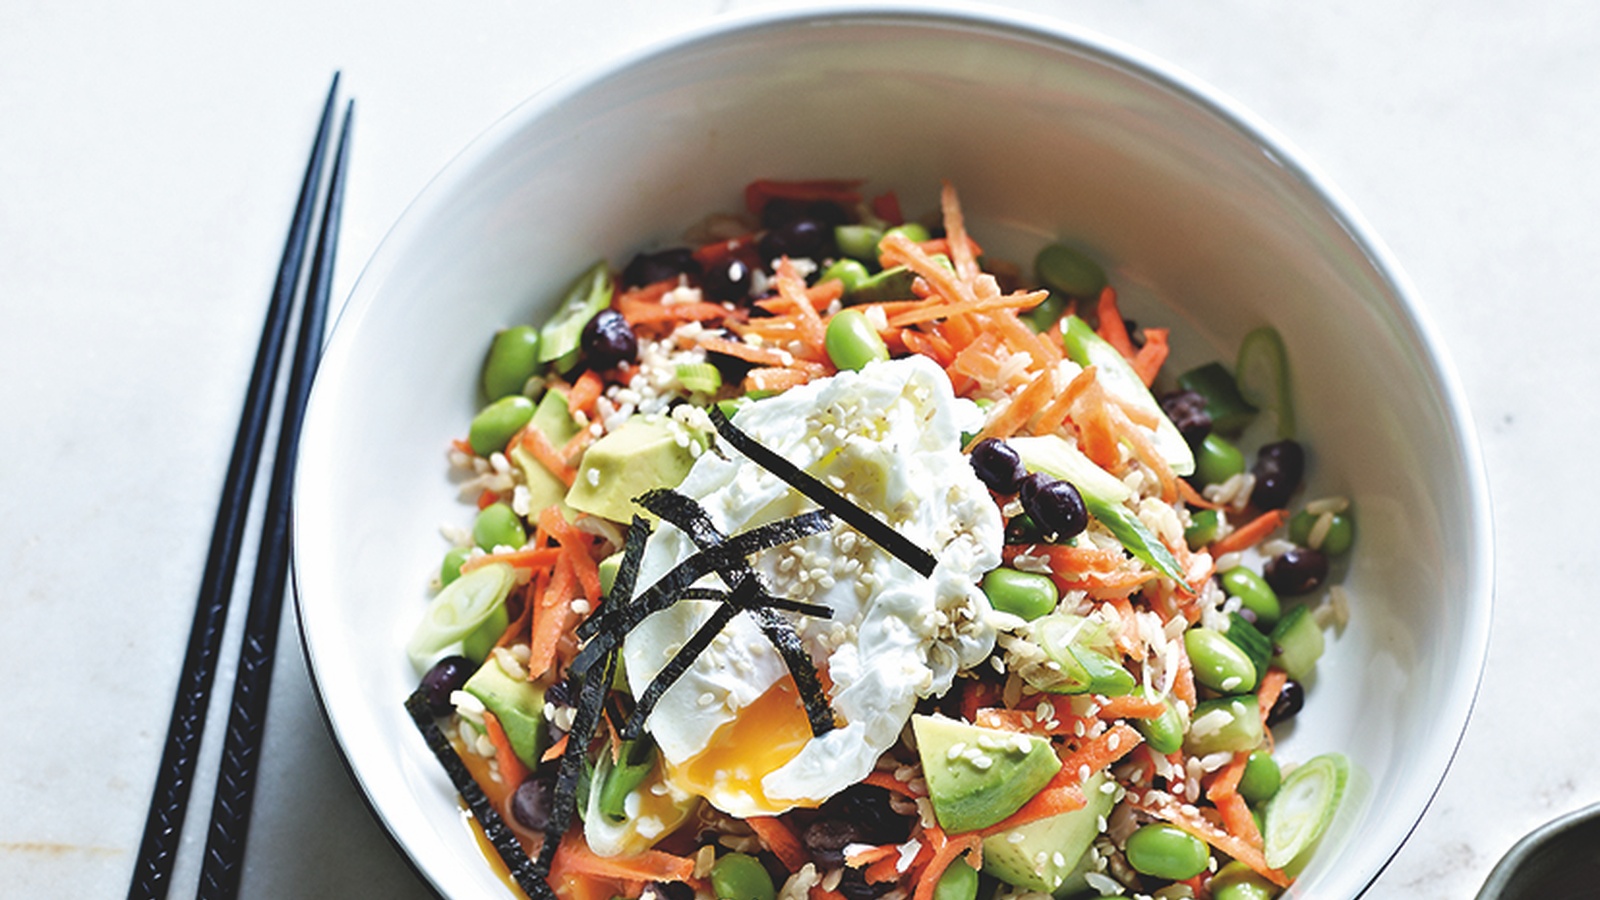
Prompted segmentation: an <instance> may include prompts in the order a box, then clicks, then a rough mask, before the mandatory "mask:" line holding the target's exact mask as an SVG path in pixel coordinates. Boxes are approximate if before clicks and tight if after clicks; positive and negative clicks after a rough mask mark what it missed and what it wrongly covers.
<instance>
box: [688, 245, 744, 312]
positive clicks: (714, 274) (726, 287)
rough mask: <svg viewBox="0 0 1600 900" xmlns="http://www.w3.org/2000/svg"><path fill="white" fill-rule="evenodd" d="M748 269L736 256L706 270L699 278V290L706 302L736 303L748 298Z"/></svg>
mask: <svg viewBox="0 0 1600 900" xmlns="http://www.w3.org/2000/svg"><path fill="white" fill-rule="evenodd" d="M750 276H751V272H750V267H749V266H748V265H746V264H745V261H744V260H742V259H740V258H739V257H737V256H730V257H728V258H727V259H725V260H723V261H722V262H719V263H717V264H715V265H713V266H712V267H711V268H709V269H707V270H706V272H705V274H704V275H702V276H701V277H700V290H701V292H702V293H704V294H705V297H706V299H707V300H715V301H717V302H719V303H720V302H726V303H737V302H740V301H742V300H744V299H746V298H748V297H749V296H750Z"/></svg>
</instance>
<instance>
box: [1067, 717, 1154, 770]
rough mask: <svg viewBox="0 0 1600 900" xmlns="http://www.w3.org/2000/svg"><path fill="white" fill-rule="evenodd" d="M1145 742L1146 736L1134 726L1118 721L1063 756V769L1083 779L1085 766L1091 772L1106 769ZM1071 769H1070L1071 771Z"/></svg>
mask: <svg viewBox="0 0 1600 900" xmlns="http://www.w3.org/2000/svg"><path fill="white" fill-rule="evenodd" d="M1142 743H1144V736H1143V735H1141V734H1139V732H1137V731H1135V730H1134V729H1133V727H1132V726H1130V725H1127V724H1125V723H1122V722H1118V723H1117V724H1115V725H1112V726H1111V727H1110V728H1107V729H1106V730H1105V733H1103V734H1101V735H1100V736H1099V737H1096V738H1091V739H1089V740H1087V741H1085V742H1084V743H1083V746H1081V747H1079V748H1078V749H1077V750H1076V751H1074V752H1072V753H1069V754H1067V755H1066V756H1064V757H1062V758H1061V770H1062V771H1063V772H1068V774H1070V775H1071V776H1072V777H1073V778H1074V779H1077V780H1079V781H1082V779H1083V773H1084V771H1085V767H1087V771H1088V772H1089V774H1091V775H1092V774H1094V773H1095V772H1098V771H1100V770H1101V769H1104V768H1105V767H1107V766H1109V765H1111V764H1112V763H1114V762H1116V761H1117V760H1119V759H1121V758H1123V757H1124V756H1127V755H1128V754H1129V753H1130V752H1131V751H1132V750H1133V748H1135V747H1137V746H1139V745H1140V744H1142ZM1069 770H1070V771H1069Z"/></svg>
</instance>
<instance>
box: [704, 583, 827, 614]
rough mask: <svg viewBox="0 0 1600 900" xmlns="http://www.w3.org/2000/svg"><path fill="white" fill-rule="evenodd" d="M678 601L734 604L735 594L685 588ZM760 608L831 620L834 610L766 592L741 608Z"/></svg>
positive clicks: (707, 589) (709, 589) (715, 590)
mask: <svg viewBox="0 0 1600 900" xmlns="http://www.w3.org/2000/svg"><path fill="white" fill-rule="evenodd" d="M678 599H679V600H715V601H717V602H719V603H730V602H733V600H734V596H733V593H732V592H731V591H725V590H722V589H721V588H697V587H691V588H684V589H683V591H682V592H681V593H680V594H678ZM758 607H766V608H768V609H781V610H783V611H784V612H792V613H799V614H800V615H802V616H810V617H811V618H813V619H831V618H833V610H831V609H829V608H828V607H826V606H823V605H821V604H818V603H806V602H805V601H803V600H790V599H789V598H787V597H774V596H772V595H771V594H768V593H766V592H765V591H763V592H761V593H758V594H756V596H755V599H753V600H751V601H750V602H749V603H747V604H744V605H743V606H741V607H740V608H741V609H756V608H758Z"/></svg>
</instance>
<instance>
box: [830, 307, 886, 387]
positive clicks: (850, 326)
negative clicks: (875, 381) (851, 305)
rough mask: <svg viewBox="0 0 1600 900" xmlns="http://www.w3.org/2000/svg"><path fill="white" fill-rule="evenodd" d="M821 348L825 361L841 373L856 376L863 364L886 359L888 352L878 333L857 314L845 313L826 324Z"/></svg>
mask: <svg viewBox="0 0 1600 900" xmlns="http://www.w3.org/2000/svg"><path fill="white" fill-rule="evenodd" d="M823 346H824V347H825V348H827V351H828V358H829V359H831V360H833V364H834V365H835V366H838V367H839V368H841V369H850V370H852V371H856V372H859V371H861V369H863V368H864V367H865V366H866V365H867V363H869V362H876V361H878V360H884V359H888V358H889V348H888V347H886V346H884V343H883V338H881V337H879V336H878V330H877V329H876V328H873V327H872V323H871V322H868V321H867V317H866V316H865V315H864V314H862V313H861V311H860V310H855V309H846V310H843V311H841V312H839V313H838V314H837V315H835V316H834V317H833V319H832V320H831V321H829V322H828V330H827V333H826V334H824V335H823Z"/></svg>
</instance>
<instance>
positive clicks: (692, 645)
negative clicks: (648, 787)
mask: <svg viewBox="0 0 1600 900" xmlns="http://www.w3.org/2000/svg"><path fill="white" fill-rule="evenodd" d="M754 584H755V582H754V581H746V582H745V583H744V584H741V585H740V586H739V588H738V590H735V591H734V592H733V593H734V596H735V597H739V596H743V597H744V598H746V599H748V598H749V597H753V596H754V595H755V588H754ZM738 613H739V607H738V605H737V604H735V603H724V604H722V605H721V606H719V607H717V608H716V610H715V611H714V612H712V613H711V617H710V618H709V619H706V620H705V621H704V622H702V623H701V624H700V629H699V630H698V631H696V632H695V633H694V634H693V635H692V636H691V637H690V638H689V640H687V641H685V642H684V644H683V646H682V647H680V648H678V652H677V653H675V654H673V656H672V659H669V660H667V664H666V665H665V666H662V667H661V670H660V671H658V672H656V677H654V678H652V679H650V685H649V686H648V687H646V688H645V689H644V693H642V694H640V695H639V696H638V698H637V699H636V700H635V701H634V706H633V715H632V716H631V717H630V718H629V719H628V723H627V724H626V725H624V726H623V727H622V733H621V737H622V739H623V740H625V741H631V740H634V739H636V738H638V737H639V732H640V731H641V730H643V728H644V723H645V720H646V719H648V718H650V713H652V712H654V711H655V708H656V703H657V702H659V701H660V700H661V695H662V694H665V693H666V692H667V689H668V688H670V687H672V686H673V685H674V684H676V683H677V682H678V679H679V678H681V677H683V673H685V672H687V671H689V667H690V666H692V665H694V661H695V660H696V659H699V658H700V654H701V653H703V652H705V649H706V648H707V647H709V646H711V642H712V641H713V640H716V637H717V635H719V634H721V633H722V629H723V628H726V627H727V625H728V622H730V621H732V619H733V617H734V616H736V615H738Z"/></svg>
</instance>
